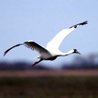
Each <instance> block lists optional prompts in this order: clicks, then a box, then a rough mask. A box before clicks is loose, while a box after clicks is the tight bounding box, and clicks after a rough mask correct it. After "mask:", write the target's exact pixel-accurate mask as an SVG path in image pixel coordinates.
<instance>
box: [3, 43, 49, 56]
mask: <svg viewBox="0 0 98 98" xmlns="http://www.w3.org/2000/svg"><path fill="white" fill-rule="evenodd" d="M20 45H25V46H26V47H28V48H31V49H32V50H36V51H37V52H39V54H40V53H48V51H47V50H46V49H45V48H43V47H42V46H40V45H39V44H37V43H36V42H34V41H26V42H24V43H21V44H17V45H14V46H12V47H11V48H9V49H7V50H6V51H5V52H4V56H5V55H6V54H7V53H8V52H9V51H10V50H11V49H13V48H15V47H18V46H20Z"/></svg>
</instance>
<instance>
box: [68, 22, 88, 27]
mask: <svg viewBox="0 0 98 98" xmlns="http://www.w3.org/2000/svg"><path fill="white" fill-rule="evenodd" d="M86 24H88V21H84V22H81V23H78V24H76V25H73V26H71V27H70V28H73V27H74V28H77V27H78V26H80V25H86Z"/></svg>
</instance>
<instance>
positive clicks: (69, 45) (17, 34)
mask: <svg viewBox="0 0 98 98" xmlns="http://www.w3.org/2000/svg"><path fill="white" fill-rule="evenodd" d="M97 10H98V0H0V59H1V60H9V61H14V60H15V61H16V60H19V61H21V60H27V61H30V62H33V61H36V60H37V59H36V58H35V57H36V56H37V55H38V53H37V52H35V51H32V50H29V49H28V48H25V47H24V46H20V47H18V48H14V49H13V50H12V51H10V52H9V53H8V54H7V55H6V56H5V57H3V53H4V51H5V50H6V49H8V48H10V47H11V46H13V45H15V44H18V43H20V42H24V41H27V40H34V41H36V42H37V43H39V44H41V45H42V46H46V44H47V43H48V42H49V41H50V40H51V39H52V38H53V37H54V36H55V35H56V34H57V33H58V32H59V31H61V30H62V29H65V28H68V27H70V26H72V25H74V24H77V23H79V22H83V21H85V20H88V25H85V26H81V27H79V28H77V29H76V30H75V31H74V32H72V33H71V34H70V35H68V36H67V37H66V38H65V39H64V41H63V43H62V44H61V46H60V50H61V51H63V52H67V51H69V50H71V49H74V48H76V49H78V51H79V52H81V54H82V56H86V55H88V54H90V53H98V47H97V45H98V23H97V22H98V11H97ZM76 56H77V55H75V54H74V55H70V56H67V57H59V58H57V59H56V60H55V61H52V62H51V61H43V62H42V63H44V64H46V66H48V65H49V66H54V65H56V66H58V65H59V64H62V63H64V62H65V63H68V62H71V61H72V60H73V59H74V57H76Z"/></svg>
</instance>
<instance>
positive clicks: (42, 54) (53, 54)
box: [4, 21, 87, 66]
mask: <svg viewBox="0 0 98 98" xmlns="http://www.w3.org/2000/svg"><path fill="white" fill-rule="evenodd" d="M85 24H87V21H84V22H82V23H78V24H76V25H73V26H71V27H70V28H68V29H63V30H62V31H60V32H59V33H58V34H57V35H56V36H55V37H54V38H53V39H52V40H51V41H50V42H49V43H48V44H47V46H46V48H44V47H42V46H41V45H39V44H37V43H36V42H34V41H32V40H31V41H26V42H23V43H20V44H17V45H14V46H12V47H11V48H9V49H7V50H6V51H5V52H4V55H6V54H7V52H8V51H10V50H11V49H13V48H15V47H17V46H20V45H25V46H26V47H28V48H31V49H33V50H36V51H37V52H38V53H39V56H38V58H39V59H40V60H39V61H37V62H35V63H34V64H33V66H34V65H36V64H37V63H39V62H41V61H42V60H54V59H56V58H57V57H58V56H67V55H69V54H72V53H78V54H80V53H79V52H78V51H77V49H72V50H71V51H69V52H67V53H63V52H61V51H60V50H59V46H60V44H61V42H62V41H63V40H64V38H65V37H66V36H67V35H68V34H70V33H71V32H72V31H73V30H75V29H76V28H77V27H78V26H80V25H85Z"/></svg>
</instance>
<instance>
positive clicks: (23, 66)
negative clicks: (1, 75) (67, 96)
mask: <svg viewBox="0 0 98 98" xmlns="http://www.w3.org/2000/svg"><path fill="white" fill-rule="evenodd" d="M31 65H32V64H31V63H30V62H26V61H17V62H16V61H14V62H8V61H0V70H49V69H50V68H47V67H45V66H44V65H41V64H40V63H39V64H38V65H36V66H34V67H32V66H31ZM60 66H62V68H61V69H97V68H98V54H90V55H89V56H87V57H81V56H77V57H75V59H74V60H73V61H72V62H71V63H70V64H66V63H64V64H63V65H60Z"/></svg>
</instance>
